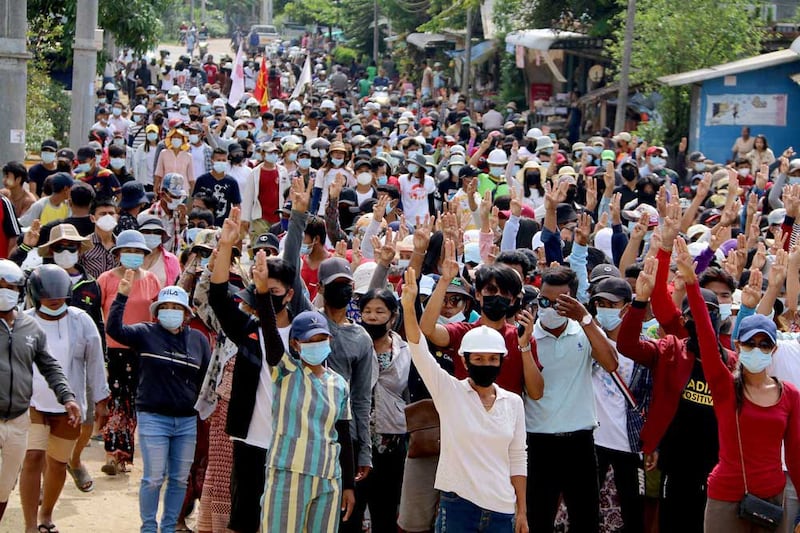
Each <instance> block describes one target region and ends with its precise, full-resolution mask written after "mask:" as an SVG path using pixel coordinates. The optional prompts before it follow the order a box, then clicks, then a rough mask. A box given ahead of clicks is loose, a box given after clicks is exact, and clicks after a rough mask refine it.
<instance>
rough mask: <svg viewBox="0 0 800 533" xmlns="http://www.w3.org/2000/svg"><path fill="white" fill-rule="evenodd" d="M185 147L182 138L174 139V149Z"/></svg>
mask: <svg viewBox="0 0 800 533" xmlns="http://www.w3.org/2000/svg"><path fill="white" fill-rule="evenodd" d="M181 146H183V139H182V138H181V137H173V138H172V147H173V148H180V147H181Z"/></svg>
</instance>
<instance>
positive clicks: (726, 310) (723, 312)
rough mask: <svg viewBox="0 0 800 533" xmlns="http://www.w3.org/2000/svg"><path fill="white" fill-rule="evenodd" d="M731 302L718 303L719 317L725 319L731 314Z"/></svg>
mask: <svg viewBox="0 0 800 533" xmlns="http://www.w3.org/2000/svg"><path fill="white" fill-rule="evenodd" d="M732 307H733V304H719V319H720V320H725V319H726V318H728V317H730V316H731V315H732V314H733V309H732Z"/></svg>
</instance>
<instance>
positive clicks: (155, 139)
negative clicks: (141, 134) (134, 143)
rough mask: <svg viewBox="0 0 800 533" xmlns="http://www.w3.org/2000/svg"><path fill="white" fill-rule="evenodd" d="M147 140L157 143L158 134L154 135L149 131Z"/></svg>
mask: <svg viewBox="0 0 800 533" xmlns="http://www.w3.org/2000/svg"><path fill="white" fill-rule="evenodd" d="M147 140H148V141H151V142H152V141H157V140H158V133H154V132H152V131H151V132H150V133H148V134H147Z"/></svg>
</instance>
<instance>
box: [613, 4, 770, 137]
mask: <svg viewBox="0 0 800 533" xmlns="http://www.w3.org/2000/svg"><path fill="white" fill-rule="evenodd" d="M618 2H619V4H620V7H621V8H622V7H623V6H624V5H626V4H627V2H626V0H618ZM751 3H752V2H750V0H727V1H726V2H719V1H718V0H693V2H692V5H691V7H690V8H687V6H686V5H685V4H684V3H682V2H676V1H675V0H637V3H636V26H635V29H636V31H635V32H634V40H633V48H632V55H631V83H640V84H642V85H643V86H644V87H645V89H646V90H647V89H649V90H657V91H658V92H659V93H661V95H662V96H663V100H661V102H660V104H659V105H658V111H659V114H660V115H661V117H662V119H663V121H664V125H665V127H666V131H667V134H666V139H665V140H666V144H667V145H668V146H676V145H677V143H678V140H679V139H680V138H681V137H682V136H685V135H686V132H687V131H688V129H689V101H690V89H689V88H688V87H665V86H663V85H659V84H658V82H657V78H659V77H661V76H666V75H669V74H677V73H679V72H685V71H688V70H695V69H700V68H706V67H711V66H713V65H718V64H720V63H726V62H729V61H733V60H736V59H741V58H743V57H748V56H752V55H756V54H758V52H759V50H760V43H761V41H762V39H763V38H764V37H765V35H766V33H765V31H764V30H763V29H762V28H761V27H760V25H759V23H758V21H756V20H754V18H753V16H752V15H751V14H750V11H749V9H748V6H749V5H750V4H751ZM624 19H625V15H624V9H622V10H621V14H620V15H619V16H618V23H617V29H616V30H615V31H614V40H612V41H609V43H608V48H609V53H610V55H611V57H612V58H613V64H614V65H619V64H620V63H621V59H622V42H623V34H624V31H625V28H624Z"/></svg>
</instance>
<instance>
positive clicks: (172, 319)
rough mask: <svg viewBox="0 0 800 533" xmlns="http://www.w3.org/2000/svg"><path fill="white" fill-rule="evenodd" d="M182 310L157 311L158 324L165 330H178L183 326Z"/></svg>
mask: <svg viewBox="0 0 800 533" xmlns="http://www.w3.org/2000/svg"><path fill="white" fill-rule="evenodd" d="M183 314H184V313H183V309H159V310H158V323H159V324H161V326H162V327H164V328H166V329H178V328H179V327H181V325H182V324H183Z"/></svg>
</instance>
